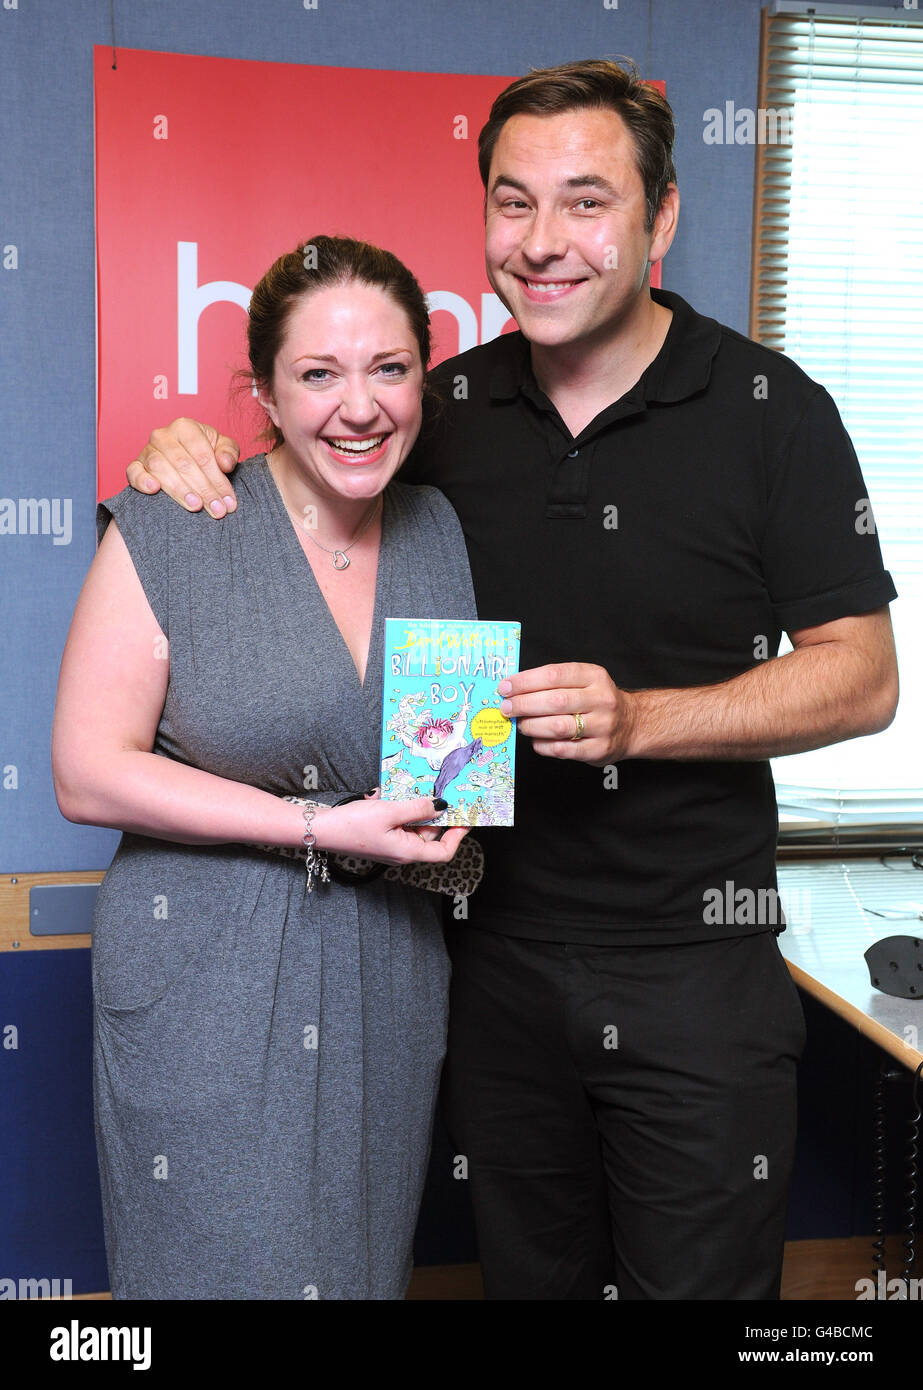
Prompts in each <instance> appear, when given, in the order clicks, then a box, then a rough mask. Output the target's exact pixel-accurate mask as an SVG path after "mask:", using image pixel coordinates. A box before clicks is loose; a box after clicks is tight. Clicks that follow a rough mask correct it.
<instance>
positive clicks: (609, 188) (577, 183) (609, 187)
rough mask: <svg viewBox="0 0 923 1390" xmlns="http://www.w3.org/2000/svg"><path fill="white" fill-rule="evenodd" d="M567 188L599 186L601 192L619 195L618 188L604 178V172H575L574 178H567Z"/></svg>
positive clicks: (565, 183)
mask: <svg viewBox="0 0 923 1390" xmlns="http://www.w3.org/2000/svg"><path fill="white" fill-rule="evenodd" d="M564 187H565V188H598V189H599V191H600V193H608V194H609V196H610V197H611V198H617V197H618V195H619V194H618V189H617V188H616V187H615V186H614V184H611V183H610V182H609V180H608V179H604V178H603V176H602V174H575V175H574V176H573V178H570V179H565V181H564Z"/></svg>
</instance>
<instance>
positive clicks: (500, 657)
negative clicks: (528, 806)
mask: <svg viewBox="0 0 923 1390" xmlns="http://www.w3.org/2000/svg"><path fill="white" fill-rule="evenodd" d="M519 633H520V629H519V623H516V622H499V621H498V622H462V621H456V620H454V619H441V618H386V619H385V656H384V692H383V700H382V732H381V781H380V785H381V796H382V798H383V800H385V801H409V800H411V799H412V798H413V797H416V796H432V797H443V798H444V799H445V800H446V801H447V802H448V803H449V808H448V810H447V811H443V813H442V814H441V815H440V816H437V817H435V818H434V819H433V820H431V821H428V822H427V824H429V825H480V826H487V825H491V826H492V825H512V824H513V791H514V785H515V768H516V735H515V728H514V722H515V721H513V720H511V719H508V718H507V716H506V715H505V714H503V713H502V711H501V709H500V703H501V701H502V699H503V696H502V695H500V694H498V692H497V685H498V684H499V682H500V681H502V680H504V679H505V678H506V677H507V676H511V675H513V673H514V672H515V671H518V670H519Z"/></svg>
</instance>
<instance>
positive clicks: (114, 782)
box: [53, 237, 476, 1299]
mask: <svg viewBox="0 0 923 1390" xmlns="http://www.w3.org/2000/svg"><path fill="white" fill-rule="evenodd" d="M428 355H429V324H428V319H427V312H426V304H425V300H424V298H423V294H422V291H421V290H420V287H419V286H418V285H417V282H416V281H415V279H414V278H413V276H412V275H411V274H410V272H409V271H408V270H407V269H406V267H404V266H403V265H401V263H400V262H399V261H398V260H396V258H395V257H394V256H392V255H391V254H390V253H389V252H386V251H382V250H379V249H378V248H376V247H371V246H367V245H366V244H364V243H361V242H355V241H350V240H349V239H347V238H332V237H315V238H314V239H313V241H311V242H309V243H307V244H306V245H304V246H302V247H299V248H298V250H296V251H294V252H291V253H289V254H288V255H286V256H283V257H281V258H280V259H279V260H278V261H277V262H276V263H275V264H274V265H273V266H272V267H271V268H270V270H269V271H268V272H267V274H266V275H265V276H264V277H263V279H262V280H261V281H260V284H259V285H258V286H257V288H256V291H255V292H254V296H253V303H252V306H251V320H250V367H251V374H252V377H253V378H254V379H255V381H256V383H257V386H258V389H259V398H260V400H261V402H262V403H263V405H264V407H265V409H266V411H267V416H268V421H269V424H270V431H269V432H270V435H271V439H272V446H273V447H272V448H271V450H270V456H269V457H268V458H266V457H264V456H263V455H257V456H256V457H254V458H251V459H247V460H246V461H245V462H243V463H240V464H239V465H238V466H237V469H236V470H235V472H234V484H235V487H236V489H237V491H238V495H239V496H240V497H241V498H242V499H245V500H246V502H247V505H245V506H243V507H242V508H241V509H240V510H239V511H235V512H234V513H233V514H232V515H231V516H229V517H228V518H227V519H226V520H225V521H224V522H222V523H221V524H220V525H219V524H217V523H216V522H214V520H213V519H212V518H210V517H209V516H208V515H207V514H205V513H198V512H191V511H188V510H183V509H181V508H179V507H174V506H173V504H172V502H171V501H170V500H169V498H168V496H167V495H166V494H161V495H159V496H157V497H154V498H145V497H143V496H142V495H141V494H140V493H136V492H134V491H132V489H130V488H126V489H125V491H124V492H122V493H119V494H118V495H117V496H115V497H111V498H109V499H108V500H107V502H105V503H104V504H101V505H100V508H99V513H98V528H99V531H100V535H101V542H100V547H99V551H98V554H97V556H96V559H95V560H94V563H93V566H92V567H91V570H90V574H89V576H88V578H87V581H86V584H85V585H84V589H83V592H82V593H81V596H80V599H79V601H78V605H77V610H76V612H75V615H74V620H73V624H72V627H71V631H70V635H69V637H68V642H67V647H66V649H65V653H64V659H63V662H62V667H61V678H60V684H59V690H58V703H57V708H56V714H55V729H54V747H53V767H54V775H55V788H56V792H57V796H58V803H59V806H60V808H61V810H62V812H63V814H64V815H65V816H66V817H68V819H71V820H75V821H85V822H91V823H95V824H100V825H109V826H115V827H117V828H119V829H122V830H123V831H124V832H125V833H124V834H123V837H122V840H121V843H120V845H119V849H118V851H117V853H116V855H115V858H114V859H113V861H112V864H111V866H110V868H109V871H108V873H107V875H106V878H105V880H104V882H103V884H102V886H101V888H100V891H99V894H98V897H97V904H96V912H95V916H94V923H93V986H94V1068H95V1084H94V1095H95V1107H96V1112H95V1113H96V1131H97V1146H98V1153H99V1163H100V1174H101V1180H102V1193H103V1203H104V1217H105V1227H106V1244H107V1255H108V1259H109V1270H110V1276H111V1281H112V1293H113V1297H116V1298H157V1299H161V1298H186V1299H192V1298H281V1299H303V1298H305V1297H312V1298H314V1297H316V1298H322V1299H330V1298H349V1299H392V1298H400V1297H402V1296H403V1294H404V1291H405V1289H406V1286H407V1282H408V1280H409V1275H410V1265H411V1251H412V1239H413V1232H414V1227H415V1223H416V1215H417V1207H418V1205H419V1201H420V1197H421V1193H422V1187H423V1180H424V1177H425V1173H426V1164H427V1158H428V1148H429V1142H430V1132H431V1125H432V1118H433V1108H434V1105H435V1096H436V1085H437V1081H438V1077H439V1071H440V1067H441V1063H442V1056H443V1052H444V1048H445V1034H446V1011H447V985H448V976H449V968H448V960H447V956H446V951H445V946H444V943H443V938H442V931H441V924H440V915H439V912H438V910H437V907H436V899H434V897H433V896H432V895H429V894H427V893H426V892H425V891H424V890H423V889H420V888H414V887H411V886H409V885H407V884H405V883H404V882H403V881H393V882H392V881H386V880H385V879H384V878H377V879H375V880H373V881H370V882H368V883H366V884H363V885H361V886H355V885H353V884H345V883H342V882H340V881H339V880H337V881H335V882H334V881H330V882H328V881H327V878H326V864H325V852H326V851H328V850H330V851H337V852H344V853H349V854H354V855H357V856H362V857H364V858H370V859H373V860H377V861H379V862H383V863H390V864H407V863H414V862H423V863H432V864H444V863H445V862H446V861H448V860H450V859H451V858H452V857H453V855H454V853H455V851H456V849H457V847H458V845H459V843H460V841H461V838H462V836H463V834H464V833H465V832H464V830H461V829H452V830H449V831H447V832H446V833H445V835H444V836H443V837H442V838H441V839H436V838H435V833H436V832H435V831H433V830H429V829H427V828H426V827H425V826H418V825H412V823H414V822H421V821H425V820H426V819H427V818H432V817H433V816H434V815H435V814H436V813H437V810H440V809H443V808H444V806H445V803H444V802H434V801H433V800H431V799H419V800H415V801H407V802H403V803H397V802H382V801H381V800H380V799H378V798H377V797H373V796H371V795H368V794H367V795H366V796H364V797H363V796H362V795H361V793H363V792H365V793H368V792H369V789H370V788H371V787H373V786H374V784H375V782H376V781H377V777H378V767H379V762H378V750H379V711H380V691H381V679H382V658H383V629H384V623H383V619H384V616H385V615H386V614H388V613H407V614H414V613H420V614H426V615H439V616H440V617H447V618H461V619H466V618H473V617H475V616H476V615H475V608H474V598H473V594H472V589H471V580H470V575H469V571H468V564H467V557H466V552H465V544H464V540H463V537H462V533H461V529H460V527H459V524H458V520H457V518H456V516H455V513H454V512H453V511H452V508H451V507H450V505H449V503H448V502H447V501H446V500H445V498H444V497H443V496H442V494H441V493H439V492H437V491H436V490H435V489H433V488H429V487H409V486H406V485H404V484H401V483H398V482H395V481H394V477H395V474H396V473H397V471H398V469H399V468H400V466H401V464H402V463H403V461H404V459H405V458H406V456H407V454H408V452H409V451H410V449H411V446H412V445H413V442H414V440H415V438H416V435H417V432H418V430H419V427H420V419H421V400H422V393H423V373H424V369H425V366H426V363H427V359H428ZM113 520H114V521H115V522H116V523H117V524H116V525H111V524H109V523H110V522H111V521H113ZM107 528H108V529H107ZM306 791H307V794H308V796H309V797H310V798H311V800H310V801H308V803H307V805H306V806H305V807H304V809H302V807H301V806H299V805H295V804H293V803H292V801H291V800H290V799H287V798H291V797H294V796H303V795H304V793H305V792H306ZM356 793H360V795H359V797H358V799H357V798H356ZM267 845H270V846H271V845H275V846H278V847H281V848H289V849H292V848H297V847H299V846H302V857H301V860H299V859H293V858H291V857H285V856H283V855H281V854H275V853H273V852H271V851H270V852H267V851H266V850H265V849H263V848H261V847H262V846H267ZM307 847H310V848H307ZM312 866H313V869H314V870H318V871H319V876H318V877H317V878H316V879H315V877H313V876H312ZM306 867H308V869H309V872H308V874H306V873H305V868H306ZM315 885H316V886H315ZM396 1020H397V1021H399V1023H397V1024H396V1022H395V1021H396Z"/></svg>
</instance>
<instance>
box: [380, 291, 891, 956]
mask: <svg viewBox="0 0 923 1390" xmlns="http://www.w3.org/2000/svg"><path fill="white" fill-rule="evenodd" d="M652 293H653V297H654V298H655V299H656V300H657V302H658V303H661V304H665V305H666V306H667V307H668V308H670V309H671V310H672V311H673V320H672V323H671V325H670V328H669V331H668V333H667V337H666V340H665V342H664V344H663V347H662V349H661V351H660V353H659V354H658V356H657V357H656V359H655V360H654V361H653V362H652V363H651V365H650V367H648V369H647V370H646V371H645V372H644V374H643V376H642V377H641V379H640V380H639V381H638V382H637V383H636V385H635V386H634V387H632V388H631V390H629V391H628V392H627V393H626V394H625V395H624V396H623V397H622V398H621V399H620V400H618V401H616V402H615V403H614V404H613V405H611V406H609V407H608V408H607V409H606V410H604V411H602V412H601V413H600V414H599V415H597V416H596V418H595V419H594V420H593V421H591V423H590V424H589V425H587V427H586V428H585V429H584V430H582V431H581V433H580V434H579V435H578V436H576V438H574V437H573V436H571V434H570V432H569V431H568V429H567V427H566V426H565V425H564V423H563V421H562V420H561V418H560V416H559V415H558V412H557V410H556V409H555V407H554V406H553V405H552V403H551V402H550V400H549V399H548V398H547V397H546V396H545V395H544V394H543V393H542V391H541V390H540V389H539V387H538V385H537V383H536V381H535V377H534V375H533V373H532V369H531V365H530V357H529V346H528V343H527V342H526V340H525V339H524V338H523V337H522V335H521V334H520V333H513V334H509V335H504V336H502V337H500V338H497V339H496V340H494V341H493V342H490V343H487V344H485V345H484V346H483V347H477V348H473V349H472V350H471V351H469V352H465V353H462V354H460V355H459V356H458V357H454V358H452V359H450V360H449V361H448V362H444V363H442V364H441V365H440V366H439V367H438V368H436V369H435V371H434V372H433V373H432V378H431V379H432V381H433V384H434V385H435V386H436V387H437V388H438V390H439V392H440V394H441V396H442V397H443V399H444V402H445V404H444V409H443V411H442V415H441V418H439V419H437V421H436V422H435V424H433V425H431V426H430V427H429V428H428V429H427V430H426V431H425V433H424V438H423V439H422V440H421V442H420V444H419V445H418V446H417V449H416V450H415V451H414V454H413V456H412V458H411V459H410V460H408V465H407V477H408V480H410V481H417V482H426V483H431V484H434V485H435V486H437V487H439V488H440V489H441V490H442V491H443V492H444V493H445V494H446V496H447V497H448V498H449V500H450V501H451V503H452V505H453V506H454V507H455V509H456V511H457V512H458V515H459V518H460V520H461V524H462V527H463V528H464V532H465V536H466V539H467V544H468V554H469V557H470V561H471V569H472V573H473V576H474V588H475V594H476V596H477V603H478V611H479V613H480V615H481V617H483V618H513V619H519V620H520V621H521V623H522V666H523V668H526V667H531V666H540V665H544V664H545V663H546V662H554V661H586V662H593V663H596V664H598V665H600V666H603V667H605V668H606V670H607V671H608V672H609V674H610V675H611V677H612V679H613V680H614V681H615V682H616V684H618V685H620V686H622V687H623V688H625V689H626V690H635V689H644V688H653V687H683V686H694V685H708V684H712V683H714V682H718V681H726V680H729V679H730V678H731V677H733V676H737V675H739V674H740V673H741V672H743V671H746V670H749V669H750V668H751V667H753V666H755V665H757V664H759V662H760V661H761V660H763V659H766V658H767V657H773V656H775V655H777V653H778V646H779V640H780V636H781V633H782V631H783V630H785V631H788V632H792V631H796V630H798V629H799V628H802V627H811V626H814V625H816V624H820V623H826V622H830V621H832V620H833V619H835V618H841V617H845V616H847V615H850V614H858V613H867V612H870V611H871V610H872V609H875V608H879V607H881V606H882V605H883V604H886V603H888V602H890V600H891V599H893V598H895V597H896V591H895V588H894V585H893V583H892V581H891V577H890V575H889V574H888V573H887V572H886V571H885V570H884V569H883V567H882V561H881V552H880V548H879V544H878V540H877V537H876V536H875V534H874V531H873V530H872V529H871V528H870V526H869V522H868V510H867V506H866V505H864V499H865V497H866V491H865V486H864V483H863V480H862V475H861V472H860V469H859V464H858V462H857V460H856V455H855V452H854V450H853V448H852V445H851V443H850V440H849V437H848V435H847V434H846V431H845V430H844V428H843V425H842V423H841V421H840V417H839V414H838V412H837V409H836V406H835V405H834V403H833V401H832V400H831V398H830V396H829V395H828V394H827V392H826V391H825V390H824V389H823V388H822V387H821V386H819V385H817V384H816V383H815V382H813V381H811V380H810V379H809V378H808V377H807V376H806V375H805V374H804V372H802V371H801V369H800V368H799V367H797V366H796V365H795V364H794V363H793V362H792V361H791V360H790V359H788V358H786V357H784V356H782V355H781V354H778V353H776V352H774V351H772V350H770V349H767V348H764V347H761V346H759V345H758V344H756V343H753V342H751V341H750V340H749V339H748V338H745V337H743V336H742V335H741V334H739V333H735V332H734V331H733V330H732V329H729V328H725V327H724V326H722V325H721V324H719V323H716V322H715V321H714V320H713V319H709V318H704V317H703V316H702V315H700V314H697V313H696V312H695V311H694V310H693V309H692V308H691V307H690V306H689V305H688V304H687V303H686V302H685V301H684V300H683V299H681V298H680V297H679V296H678V295H676V294H671V293H667V292H665V291H652ZM516 772H517V782H516V828H515V830H514V831H512V832H510V831H509V830H492V831H482V832H481V838H482V840H483V843H484V848H485V852H486V858H487V871H486V874H485V878H484V881H483V883H482V885H481V887H480V888H479V889H478V891H477V892H476V893H475V894H474V895H473V897H472V898H471V900H470V903H469V919H468V925H469V926H471V927H478V926H481V927H485V928H487V929H490V930H493V931H500V932H504V933H507V934H509V935H513V936H525V937H534V938H538V939H543V940H554V941H575V942H576V941H581V942H587V943H609V944H615V943H619V944H626V945H627V944H638V943H645V942H648V943H651V944H654V943H663V942H670V941H692V940H706V939H710V938H716V937H721V936H726V935H729V934H731V935H736V936H740V935H744V934H748V933H749V932H751V931H765V930H767V929H771V928H772V927H773V926H775V928H776V930H778V929H779V926H780V925H782V924H783V922H784V918H782V916H781V914H780V913H779V914H777V915H773V910H772V904H773V894H774V892H775V890H776V887H777V883H776V873H775V848H776V836H777V830H778V817H777V812H776V803H775V792H774V786H773V780H772V775H771V771H770V765H769V763H768V761H765V760H763V761H751V762H744V761H726V762H711V761H679V760H666V759H664V760H654V759H631V760H627V761H624V762H621V763H619V764H618V766H617V767H614V766H613V767H610V768H609V769H608V770H607V769H603V768H599V767H588V766H587V765H585V764H583V763H579V762H570V761H562V760H559V759H552V758H540V757H538V756H537V755H536V754H535V753H533V751H532V747H531V743H530V741H529V740H528V739H527V738H523V737H520V738H519V741H518V745H517V768H516ZM729 885H730V891H729V887H728V886H729ZM761 890H762V892H761ZM751 895H752V897H751ZM719 898H720V901H719ZM753 919H755V920H753ZM767 919H770V920H767Z"/></svg>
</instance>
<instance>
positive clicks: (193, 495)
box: [186, 492, 202, 507]
mask: <svg viewBox="0 0 923 1390" xmlns="http://www.w3.org/2000/svg"><path fill="white" fill-rule="evenodd" d="M186 505H187V506H188V507H195V506H199V507H201V505H202V499H201V497H200V496H199V494H198V493H197V492H187V493H186Z"/></svg>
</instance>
